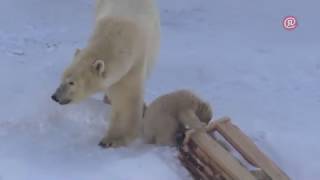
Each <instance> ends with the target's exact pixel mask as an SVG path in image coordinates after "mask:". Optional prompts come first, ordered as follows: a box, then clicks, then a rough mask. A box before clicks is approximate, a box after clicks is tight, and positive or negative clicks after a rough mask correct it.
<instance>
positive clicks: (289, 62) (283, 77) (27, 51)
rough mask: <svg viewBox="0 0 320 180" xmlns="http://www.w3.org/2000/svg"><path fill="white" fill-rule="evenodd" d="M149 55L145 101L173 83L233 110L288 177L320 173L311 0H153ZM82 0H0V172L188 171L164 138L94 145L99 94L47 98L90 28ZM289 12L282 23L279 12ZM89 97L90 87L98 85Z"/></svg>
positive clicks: (10, 176) (6, 175)
mask: <svg viewBox="0 0 320 180" xmlns="http://www.w3.org/2000/svg"><path fill="white" fill-rule="evenodd" d="M158 4H159V6H160V8H161V19H162V44H161V53H160V57H159V60H158V62H157V64H156V68H155V71H154V73H153V74H152V77H151V78H150V80H149V81H148V84H147V91H146V100H147V102H150V101H151V100H153V99H154V98H155V97H157V96H159V95H161V94H163V93H167V92H170V91H173V90H175V89H179V88H189V89H192V90H194V91H195V92H196V93H198V94H199V95H200V96H202V97H204V98H206V99H208V100H209V101H210V102H211V104H212V106H213V107H214V111H215V116H216V117H220V116H224V115H228V116H231V117H232V118H233V121H234V122H235V123H236V124H237V125H238V126H239V127H240V128H241V129H243V130H244V131H245V132H246V133H247V134H248V135H250V137H252V139H254V141H255V142H256V143H257V144H258V145H259V147H261V148H262V149H263V150H264V151H265V152H266V153H267V154H268V155H269V156H270V157H271V158H272V159H273V160H274V161H275V162H276V163H277V164H278V165H279V166H281V167H282V168H283V170H284V171H286V172H287V173H288V175H290V177H291V178H292V179H294V180H315V179H318V178H319V177H320V172H319V169H320V163H319V158H318V156H317V155H318V154H319V153H320V144H319V141H318V139H317V138H318V136H319V134H320V133H319V131H318V129H319V128H320V123H319V121H318V120H317V118H318V117H320V111H319V105H320V91H319V88H320V80H319V77H320V53H319V52H320V51H319V48H318V47H319V45H320V36H319V35H318V32H320V26H319V25H318V24H316V22H317V21H318V19H317V18H319V17H320V12H319V11H318V7H319V5H320V3H319V2H318V1H316V0H308V1H304V2H303V1H298V0H283V1H277V0H269V1H263V2H261V1H251V0H242V1H236V0H225V1H215V0H202V1H199V0H175V1H170V0H158ZM93 8H94V6H93V3H92V2H91V1H86V0H68V1H63V0H56V1H49V0H29V1H23V0H1V1H0V55H1V60H0V82H1V87H2V88H1V90H0V107H1V108H0V142H1V145H0V179H1V180H35V179H49V180H51V179H52V180H56V179H68V180H73V179H74V180H82V179H83V180H89V179H90V180H104V179H112V180H135V179H139V180H140V179H155V180H167V179H170V180H188V179H190V178H189V177H188V173H187V171H186V170H185V169H183V168H181V167H180V166H179V161H178V160H177V159H176V157H175V156H176V151H175V150H174V149H170V148H165V147H164V148H159V147H153V146H149V147H148V146H135V145H133V146H132V147H129V148H121V149H118V150H112V149H109V150H103V149H101V148H99V147H98V146H97V143H98V141H99V140H100V138H101V137H102V135H103V133H104V131H105V128H106V127H105V124H107V123H108V121H105V120H104V116H105V115H106V114H108V113H109V110H110V107H107V108H105V105H103V104H102V102H101V100H100V99H97V98H90V99H88V100H86V101H84V102H83V103H81V104H79V105H72V106H66V107H61V106H59V105H57V104H55V103H53V102H52V101H51V99H50V95H51V93H52V92H53V91H54V89H55V88H56V86H57V84H58V82H59V78H60V75H61V73H62V71H63V69H64V67H65V66H66V65H67V64H68V63H69V62H70V60H71V57H72V55H73V52H74V49H75V48H76V47H83V46H84V44H85V42H86V40H87V37H88V35H89V33H90V31H91V25H92V18H93V10H94V9H93ZM286 15H295V16H297V18H298V21H299V26H298V28H297V29H296V30H295V31H292V32H288V31H285V30H284V29H283V28H282V25H281V21H282V18H283V17H284V16H286ZM98 97H99V96H98Z"/></svg>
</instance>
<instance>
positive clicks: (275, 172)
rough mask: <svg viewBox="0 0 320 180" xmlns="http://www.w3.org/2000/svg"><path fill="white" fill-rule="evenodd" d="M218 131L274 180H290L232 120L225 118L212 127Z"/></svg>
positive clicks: (250, 161) (249, 160)
mask: <svg viewBox="0 0 320 180" xmlns="http://www.w3.org/2000/svg"><path fill="white" fill-rule="evenodd" d="M210 127H212V129H216V130H217V131H218V132H219V133H220V134H221V135H222V136H223V137H224V138H225V139H226V140H227V141H228V142H229V143H230V144H231V145H232V146H233V147H234V148H235V149H236V150H237V151H238V152H239V153H240V154H241V155H242V156H243V157H244V158H245V159H246V160H247V161H248V162H249V163H251V164H252V165H254V166H256V167H259V168H261V169H262V170H263V171H265V173H266V174H267V175H269V176H270V177H271V178H272V179H273V180H289V177H288V176H287V175H286V174H285V173H284V172H283V171H282V170H281V169H280V168H279V167H278V166H277V165H276V164H275V163H274V162H272V161H271V160H270V159H269V158H268V157H267V156H266V155H265V154H264V153H263V152H262V151H260V150H259V148H258V147H257V146H256V145H255V144H254V143H253V142H252V141H251V139H250V138H249V137H248V136H247V135H245V134H244V133H243V132H242V131H241V130H240V129H239V128H238V127H237V126H235V125H233V124H232V123H231V120H230V118H223V119H221V120H219V121H216V122H215V124H214V125H211V126H210Z"/></svg>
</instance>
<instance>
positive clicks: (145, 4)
mask: <svg viewBox="0 0 320 180" xmlns="http://www.w3.org/2000/svg"><path fill="white" fill-rule="evenodd" d="M96 3H97V8H96V19H95V26H94V28H93V32H92V34H91V36H90V39H89V41H88V44H87V46H86V47H85V48H83V49H82V50H80V51H76V53H75V58H74V61H73V63H72V64H71V65H70V66H69V67H68V68H67V70H66V72H65V77H66V78H67V77H73V79H75V80H74V81H76V80H77V79H80V80H81V81H82V84H84V86H83V87H82V89H78V91H79V93H77V92H76V91H75V90H74V92H73V94H74V97H81V98H84V97H87V96H90V95H92V94H94V93H96V92H99V91H100V92H101V91H102V92H105V93H107V94H108V97H109V99H110V100H111V102H112V114H111V124H110V127H109V130H108V132H107V133H106V135H105V137H104V138H103V140H102V141H101V144H102V145H109V144H110V145H112V146H121V145H126V144H128V143H129V142H130V141H131V140H133V138H135V137H136V135H137V133H138V132H137V129H138V122H139V121H140V119H141V117H142V107H143V94H144V81H145V79H146V78H147V77H148V75H149V73H150V71H151V68H152V65H153V64H154V61H155V59H156V56H157V53H158V49H159V43H160V20H159V14H158V11H157V9H156V6H155V4H154V0H97V1H96ZM97 60H98V61H97ZM101 61H102V62H101ZM96 62H99V63H102V64H103V67H102V68H101V69H103V71H100V70H99V72H98V73H97V74H98V76H96V75H95V73H93V75H92V74H90V73H89V72H90V71H92V69H90V66H91V68H92V65H94V64H95V63H96ZM86 83H87V84H86ZM88 83H90V87H89V84H88ZM84 89H86V90H84ZM80 91H82V92H81V93H80ZM84 91H86V92H84ZM77 94H81V96H80V95H79V96H77ZM73 100H74V101H77V100H79V98H76V99H73Z"/></svg>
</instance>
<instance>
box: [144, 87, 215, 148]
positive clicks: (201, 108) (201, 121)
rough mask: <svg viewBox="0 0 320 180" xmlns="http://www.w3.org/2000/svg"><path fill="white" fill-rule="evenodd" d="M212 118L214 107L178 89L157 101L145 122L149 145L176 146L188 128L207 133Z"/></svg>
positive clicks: (148, 112) (151, 105) (151, 107)
mask: <svg viewBox="0 0 320 180" xmlns="http://www.w3.org/2000/svg"><path fill="white" fill-rule="evenodd" d="M211 118H212V110H211V107H210V105H209V104H208V103H207V102H205V101H203V100H202V99H200V98H199V97H198V96H196V95H195V94H194V93H192V92H191V91H188V90H178V91H174V92H171V93H168V94H165V95H162V96H160V97H158V98H157V99H155V100H154V101H153V102H152V103H151V104H150V105H149V106H148V107H147V110H146V112H145V116H144V118H143V121H142V129H143V130H142V139H143V141H144V142H145V143H150V144H158V145H170V146H176V145H177V143H176V135H177V133H181V132H184V131H185V130H186V129H192V130H195V131H199V130H200V131H201V130H203V131H205V130H206V126H207V124H208V122H209V121H210V120H211Z"/></svg>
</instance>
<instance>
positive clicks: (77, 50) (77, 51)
mask: <svg viewBox="0 0 320 180" xmlns="http://www.w3.org/2000/svg"><path fill="white" fill-rule="evenodd" d="M80 51H81V49H79V48H77V49H76V52H75V53H74V56H77V55H78V54H79V53H80Z"/></svg>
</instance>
